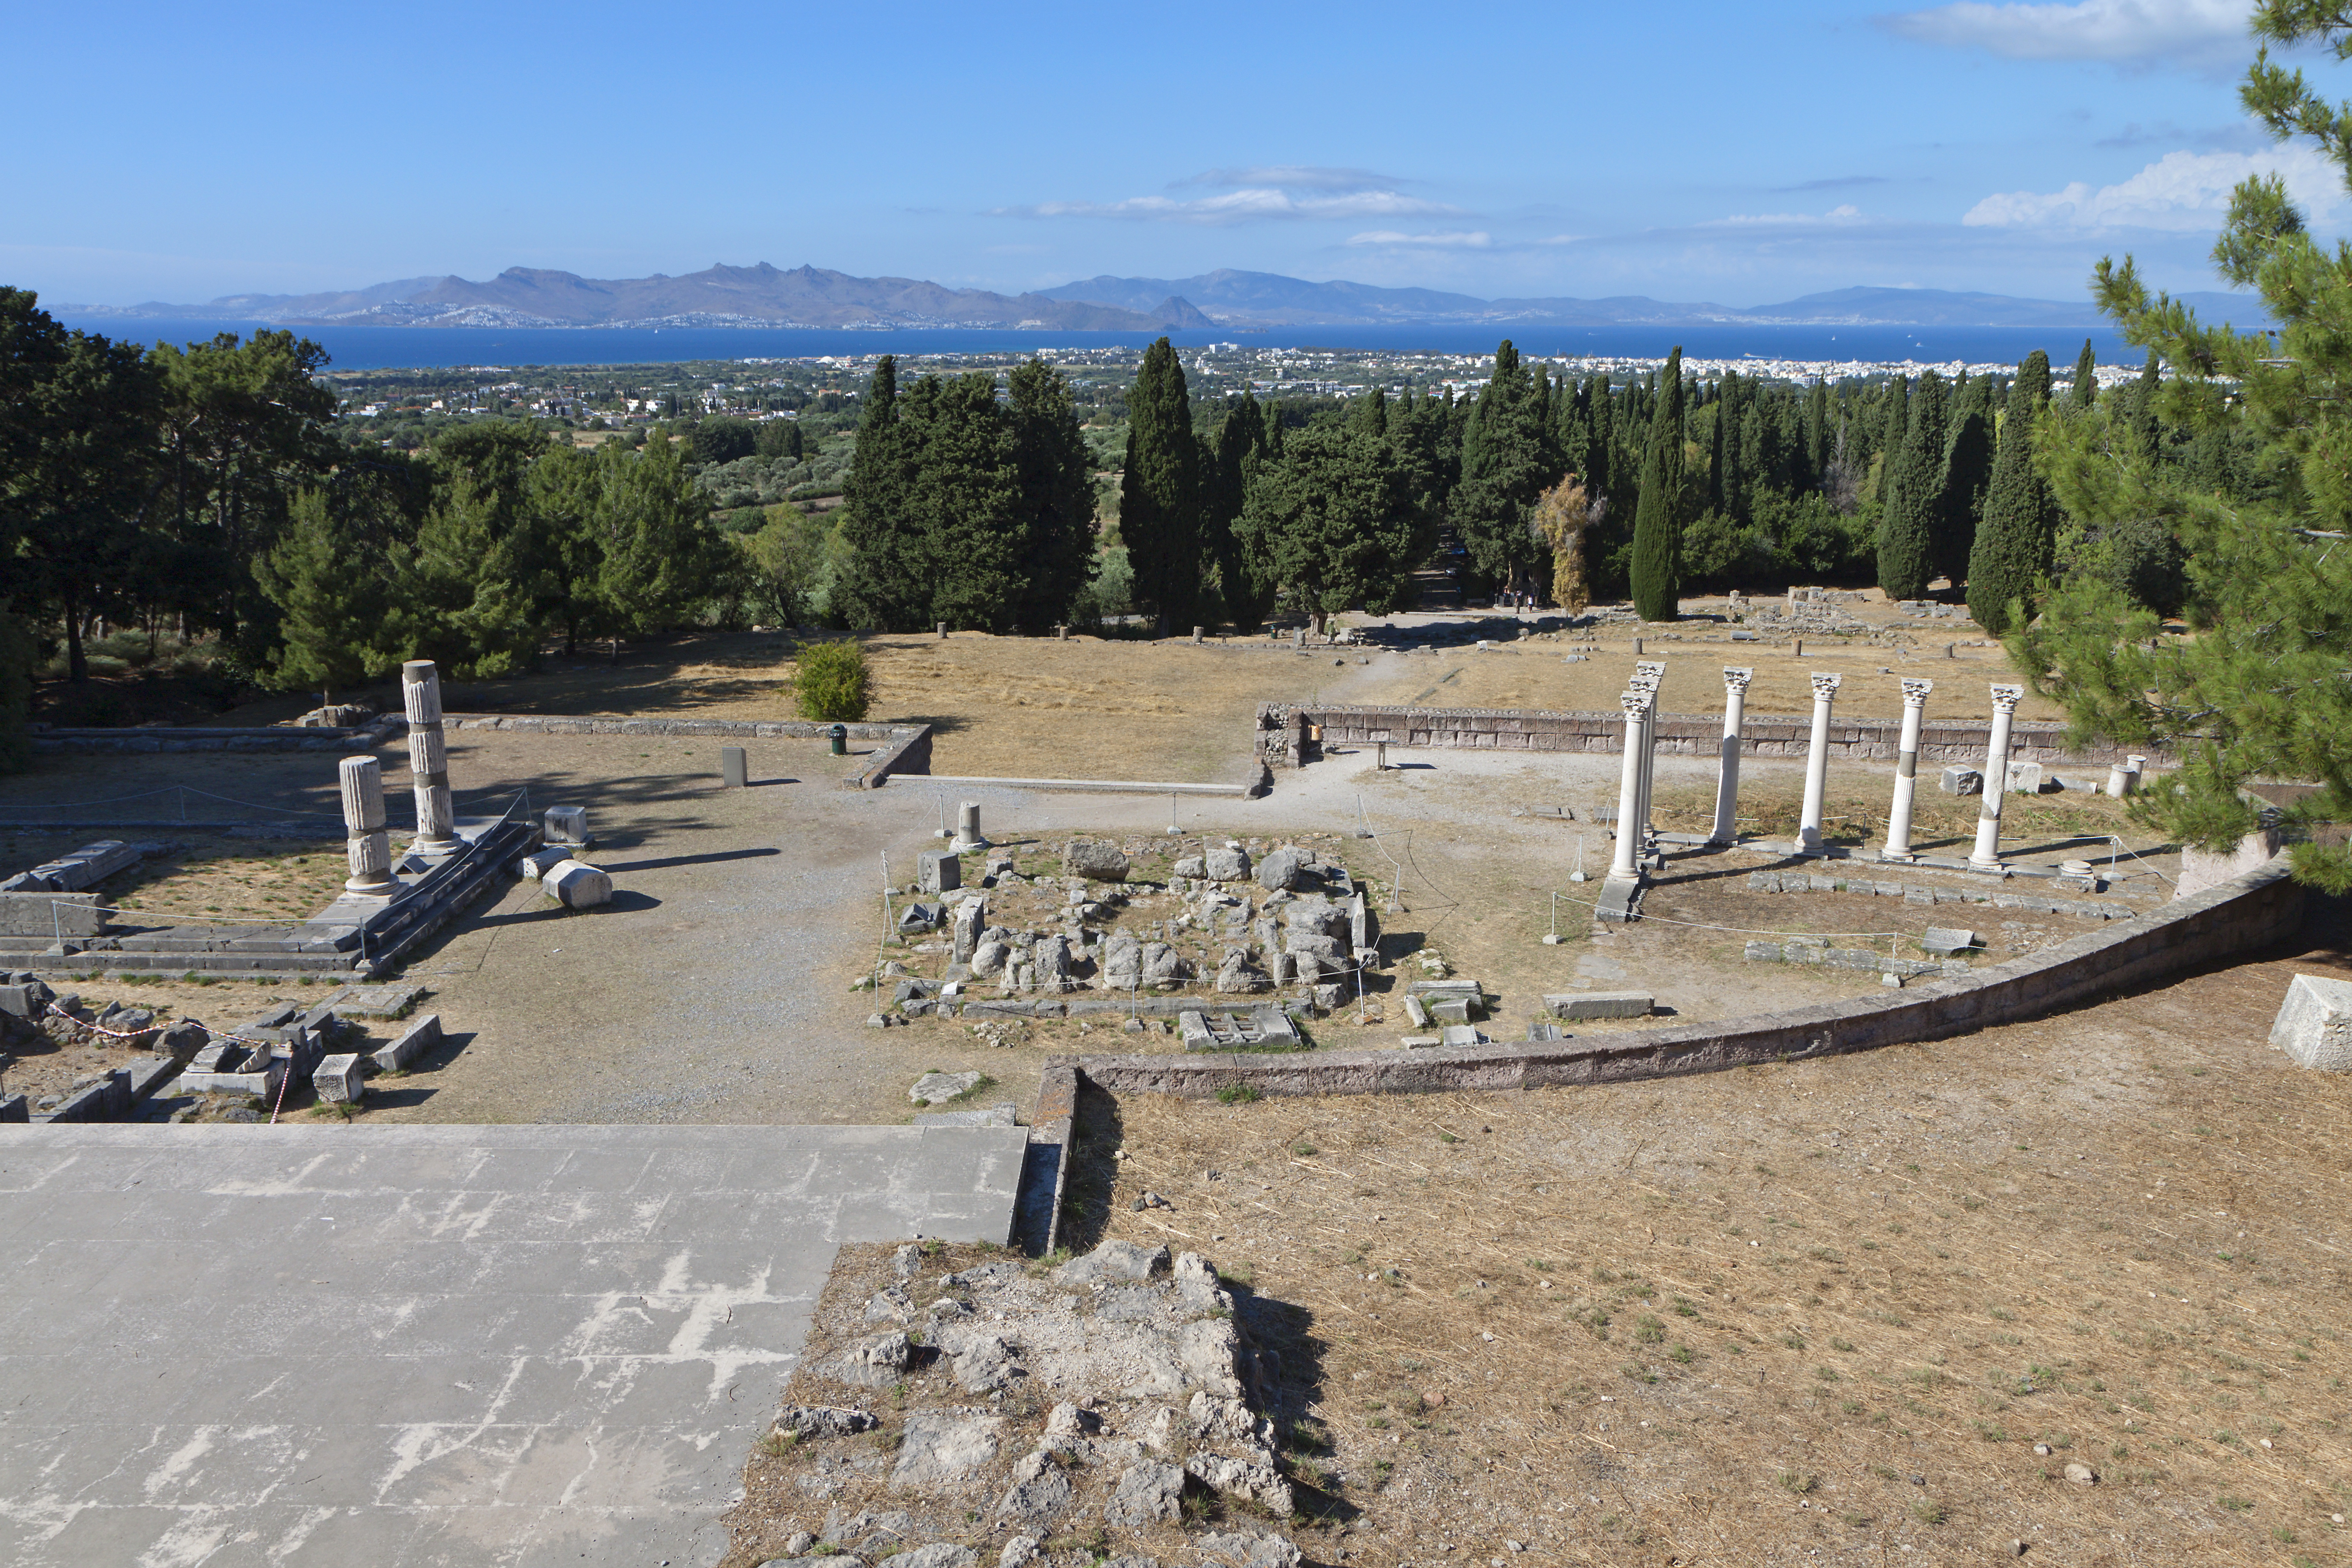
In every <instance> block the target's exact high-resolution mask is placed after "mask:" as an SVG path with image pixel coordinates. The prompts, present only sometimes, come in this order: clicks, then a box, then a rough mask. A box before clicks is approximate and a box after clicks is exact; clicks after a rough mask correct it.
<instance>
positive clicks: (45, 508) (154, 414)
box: [8, 332, 163, 682]
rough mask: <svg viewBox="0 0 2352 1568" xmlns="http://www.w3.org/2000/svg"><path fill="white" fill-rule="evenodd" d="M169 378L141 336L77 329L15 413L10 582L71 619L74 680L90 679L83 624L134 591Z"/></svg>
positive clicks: (69, 652) (67, 625)
mask: <svg viewBox="0 0 2352 1568" xmlns="http://www.w3.org/2000/svg"><path fill="white" fill-rule="evenodd" d="M162 416H163V382H162V378H161V377H160V376H159V375H158V374H156V371H155V367H154V366H153V365H152V363H149V362H148V360H147V359H146V357H145V356H144V355H143V354H142V353H141V352H140V351H139V349H138V347H137V345H135V344H131V343H120V342H109V341H108V340H107V339H105V338H103V337H100V336H98V335H96V334H94V333H89V332H69V333H68V334H67V336H66V339H65V342H64V344H63V345H62V352H61V353H59V354H58V358H57V360H56V362H55V363H53V364H50V365H48V366H47V368H46V373H45V374H38V375H37V376H35V377H33V378H32V379H31V384H30V388H29V391H28V392H27V393H26V394H25V395H24V396H23V398H22V401H21V404H20V405H18V406H16V407H15V408H14V409H13V411H12V413H11V415H10V416H9V419H10V423H11V425H12V426H16V427H17V428H18V429H20V430H22V431H23V432H25V433H26V434H25V436H24V437H21V438H19V439H18V441H17V442H16V445H17V446H18V447H19V448H20V450H19V455H18V456H17V457H16V459H15V468H16V472H15V476H14V479H13V482H12V483H11V485H10V487H9V495H8V510H9V512H10V514H11V516H12V517H13V519H14V521H15V524H16V531H17V533H18V549H19V554H18V556H17V559H16V562H15V563H12V564H11V570H10V572H9V576H10V578H11V579H12V584H11V589H10V592H11V594H12V596H13V595H16V594H19V593H22V594H26V595H28V596H30V597H31V598H33V599H34V600H36V601H37V602H40V603H45V604H47V605H49V606H50V607H52V608H53V609H54V610H55V611H56V613H57V614H58V617H59V618H60V619H61V620H63V622H64V623H65V633H66V651H67V671H68V679H72V680H74V681H76V682H80V681H85V680H88V679H89V658H88V656H87V654H86V652H85V650H84V647H83V633H84V631H85V629H86V628H87V626H89V621H90V619H91V617H92V616H95V615H97V614H99V613H101V612H103V611H106V610H108V609H110V608H111V607H113V606H115V605H120V604H122V603H125V602H126V584H127V583H128V582H129V581H130V580H131V578H132V577H133V576H134V575H135V570H136V566H137V563H138V561H139V553H140V544H141V538H142V535H141V522H142V517H143V515H144V513H145V510H146V506H147V500H148V496H149V491H150V479H151V476H152V473H153V470H154V437H155V430H156V426H157V425H158V424H159V423H160V421H161V419H162Z"/></svg>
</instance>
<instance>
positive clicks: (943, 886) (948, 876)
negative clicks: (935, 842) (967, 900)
mask: <svg viewBox="0 0 2352 1568" xmlns="http://www.w3.org/2000/svg"><path fill="white" fill-rule="evenodd" d="M915 880H916V883H917V884H918V885H919V887H921V889H923V891H924V892H926V893H929V894H932V895H934V896H937V895H938V894H940V893H952V892H955V891H956V890H957V889H961V887H962V886H963V860H962V859H961V857H958V856H956V855H952V854H950V853H949V852H948V851H946V850H944V849H926V850H924V851H923V852H922V853H921V854H919V855H918V856H916V857H915Z"/></svg>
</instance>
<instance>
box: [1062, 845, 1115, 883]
mask: <svg viewBox="0 0 2352 1568" xmlns="http://www.w3.org/2000/svg"><path fill="white" fill-rule="evenodd" d="M1062 870H1063V873H1064V874H1065V875H1066V876H1071V877H1083V878H1085V879H1087V881H1089V882H1124V881H1126V880H1127V851H1125V850H1124V849H1121V848H1120V847H1118V845H1116V844H1112V843H1109V842H1108V841H1107V840H1104V839H1099V838H1073V839H1071V840H1070V847H1069V849H1068V851H1067V852H1066V854H1064V856H1063V857H1062Z"/></svg>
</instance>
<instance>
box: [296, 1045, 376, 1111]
mask: <svg viewBox="0 0 2352 1568" xmlns="http://www.w3.org/2000/svg"><path fill="white" fill-rule="evenodd" d="M310 1087H311V1088H312V1089H315V1090H317V1091H318V1095H319V1098H320V1100H322V1101H324V1102H326V1103H328V1104H330V1105H356V1104H358V1103H359V1102H360V1101H361V1100H365V1099H366V1098H367V1080H366V1079H364V1078H362V1077H361V1076H360V1058H359V1057H358V1055H357V1053H355V1052H352V1051H343V1052H341V1053H340V1054H338V1055H335V1056H331V1057H329V1058H326V1059H325V1060H323V1061H321V1062H320V1064H319V1065H318V1067H317V1068H316V1069H315V1070H313V1071H312V1072H311V1074H310Z"/></svg>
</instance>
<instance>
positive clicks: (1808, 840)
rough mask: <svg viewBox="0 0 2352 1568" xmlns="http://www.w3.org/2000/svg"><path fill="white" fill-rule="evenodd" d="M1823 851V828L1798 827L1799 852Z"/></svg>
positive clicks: (1815, 852) (1801, 853)
mask: <svg viewBox="0 0 2352 1568" xmlns="http://www.w3.org/2000/svg"><path fill="white" fill-rule="evenodd" d="M1821 852H1822V830H1821V829H1820V828H1818V827H1800V828H1799V829H1797V853H1798V854H1800V855H1818V854H1820V853H1821Z"/></svg>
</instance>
